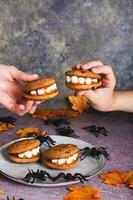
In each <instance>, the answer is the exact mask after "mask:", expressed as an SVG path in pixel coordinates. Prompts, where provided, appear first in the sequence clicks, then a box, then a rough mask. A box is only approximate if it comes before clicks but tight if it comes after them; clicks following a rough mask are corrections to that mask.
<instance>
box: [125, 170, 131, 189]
mask: <svg viewBox="0 0 133 200" xmlns="http://www.w3.org/2000/svg"><path fill="white" fill-rule="evenodd" d="M123 182H124V183H125V184H126V185H127V186H128V187H130V188H131V189H133V171H128V172H126V173H125V176H124V180H123Z"/></svg>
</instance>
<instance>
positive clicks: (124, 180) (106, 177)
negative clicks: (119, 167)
mask: <svg viewBox="0 0 133 200" xmlns="http://www.w3.org/2000/svg"><path fill="white" fill-rule="evenodd" d="M100 178H102V179H103V181H104V183H107V184H110V185H114V186H119V185H121V184H126V185H127V186H128V187H130V188H131V189H133V171H128V172H125V171H116V170H113V171H111V172H109V173H106V174H101V175H100Z"/></svg>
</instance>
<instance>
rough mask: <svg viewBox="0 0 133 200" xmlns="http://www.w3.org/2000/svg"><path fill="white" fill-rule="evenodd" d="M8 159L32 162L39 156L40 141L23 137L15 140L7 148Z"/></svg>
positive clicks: (18, 161)
mask: <svg viewBox="0 0 133 200" xmlns="http://www.w3.org/2000/svg"><path fill="white" fill-rule="evenodd" d="M7 153H8V156H9V159H10V160H11V161H13V162H16V163H32V162H36V161H38V160H39V158H40V141H39V140H37V139H24V140H21V141H16V142H14V143H13V144H11V145H10V146H8V148H7Z"/></svg>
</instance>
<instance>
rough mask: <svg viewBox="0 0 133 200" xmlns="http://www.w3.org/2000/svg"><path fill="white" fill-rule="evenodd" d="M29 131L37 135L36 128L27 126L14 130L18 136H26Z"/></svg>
mask: <svg viewBox="0 0 133 200" xmlns="http://www.w3.org/2000/svg"><path fill="white" fill-rule="evenodd" d="M29 133H35V134H36V135H38V133H39V130H38V128H34V127H28V128H21V129H19V130H17V131H16V134H17V135H18V136H19V137H20V138H22V137H26V136H27V135H28V134H29Z"/></svg>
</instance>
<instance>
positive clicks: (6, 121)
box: [0, 116, 16, 125]
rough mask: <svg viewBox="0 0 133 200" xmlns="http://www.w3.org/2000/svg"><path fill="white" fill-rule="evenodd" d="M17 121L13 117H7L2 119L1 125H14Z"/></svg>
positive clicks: (0, 118)
mask: <svg viewBox="0 0 133 200" xmlns="http://www.w3.org/2000/svg"><path fill="white" fill-rule="evenodd" d="M15 121H16V119H15V118H14V117H12V116H7V117H0V123H7V124H8V123H11V124H13V125H14V122H15Z"/></svg>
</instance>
